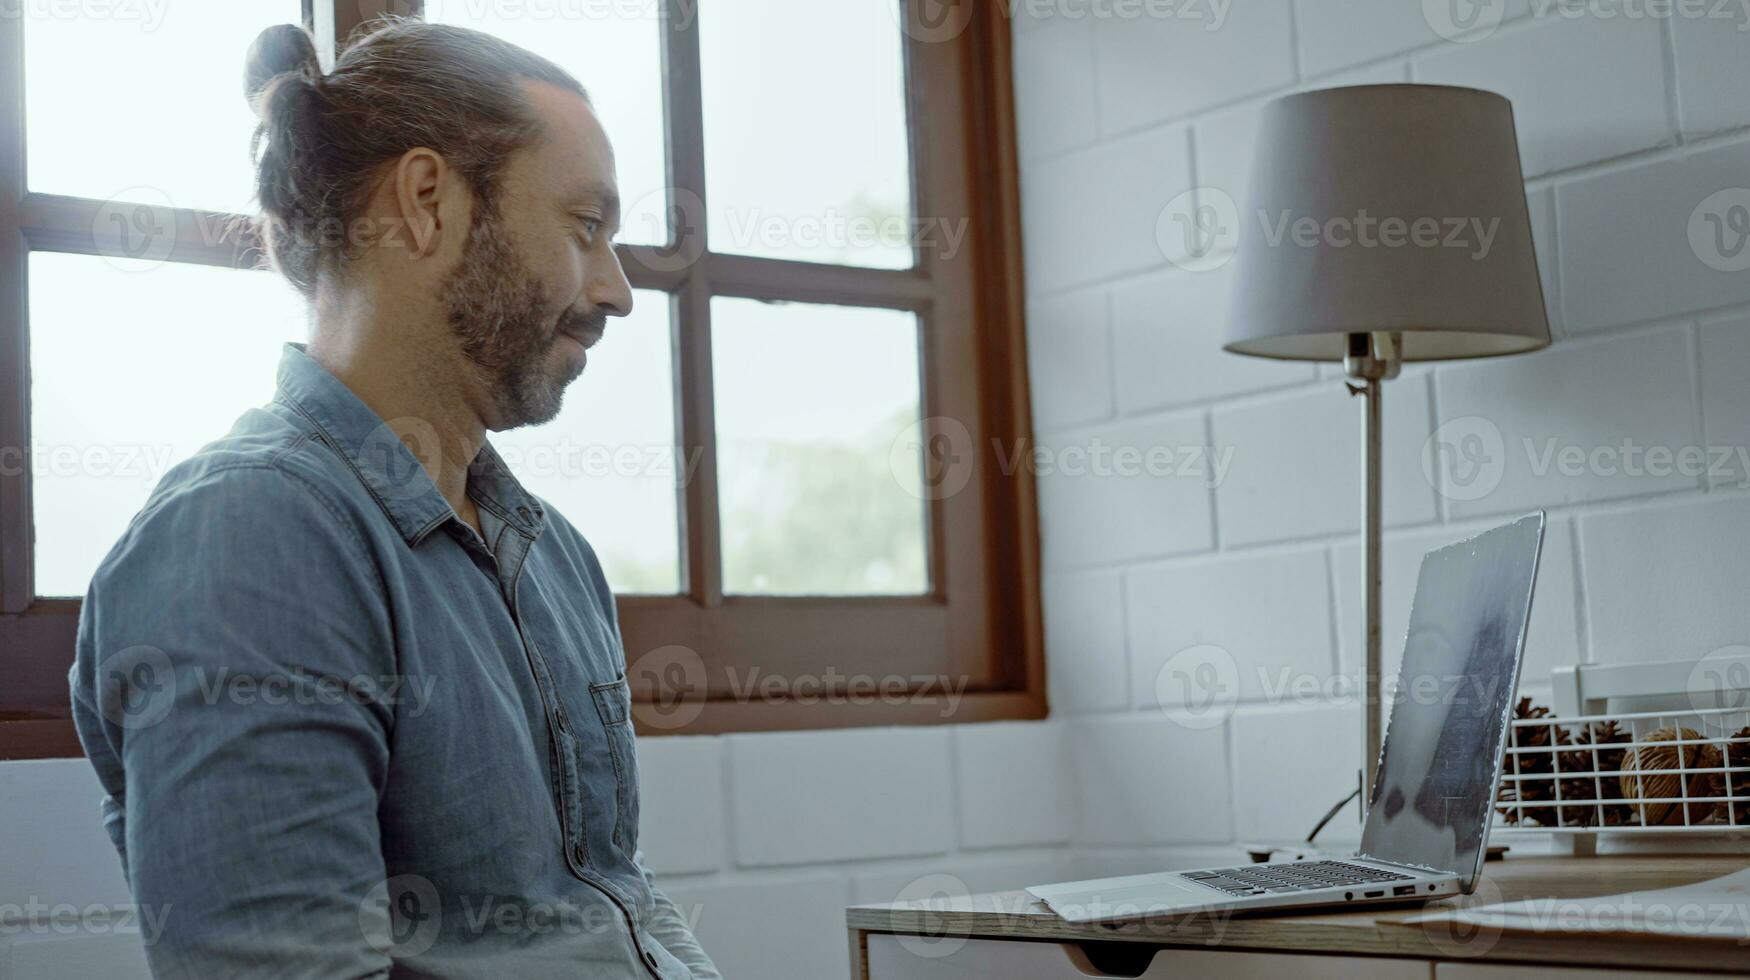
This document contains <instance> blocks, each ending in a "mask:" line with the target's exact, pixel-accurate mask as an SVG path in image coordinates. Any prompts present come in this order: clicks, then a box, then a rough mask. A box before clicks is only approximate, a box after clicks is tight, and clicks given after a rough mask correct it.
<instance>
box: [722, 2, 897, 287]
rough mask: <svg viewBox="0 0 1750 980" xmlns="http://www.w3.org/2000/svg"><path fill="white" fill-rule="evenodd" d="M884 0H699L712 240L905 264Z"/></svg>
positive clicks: (888, 9) (893, 47)
mask: <svg viewBox="0 0 1750 980" xmlns="http://www.w3.org/2000/svg"><path fill="white" fill-rule="evenodd" d="M898 3H899V0H833V2H830V3H823V2H821V0H739V2H733V3H702V4H699V18H700V24H699V57H700V62H701V66H700V67H701V71H702V72H703V76H704V90H705V172H706V183H707V186H708V187H709V188H710V195H709V196H710V201H711V213H710V216H709V220H710V236H709V237H710V244H711V248H712V249H713V250H715V251H719V252H735V253H739V254H742V255H760V256H767V257H772V258H784V259H806V260H810V261H816V262H836V263H840V264H844V265H863V266H876V267H880V268H894V269H902V268H907V267H909V266H910V265H911V264H912V252H911V244H910V243H911V241H912V239H913V234H912V228H913V223H912V221H911V218H912V201H911V163H910V150H909V141H908V137H907V128H906V112H905V69H904V58H903V55H902V45H901V43H900V42H901V38H902V37H903V35H902V33H901V31H900V29H899V21H898Z"/></svg>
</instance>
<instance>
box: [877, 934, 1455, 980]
mask: <svg viewBox="0 0 1750 980" xmlns="http://www.w3.org/2000/svg"><path fill="white" fill-rule="evenodd" d="M950 950H952V951H951V952H950ZM944 953H945V954H946V955H941V954H944ZM1136 969H1140V970H1141V971H1142V972H1140V973H1138V972H1134V970H1136ZM1431 976H1432V971H1431V969H1430V968H1429V965H1428V964H1427V963H1424V962H1419V961H1415V960H1388V959H1379V958H1368V959H1363V958H1357V957H1345V956H1290V955H1280V954H1273V953H1238V952H1218V951H1209V950H1198V949H1176V948H1175V949H1161V950H1158V951H1157V952H1156V953H1155V954H1154V957H1153V958H1152V959H1151V960H1149V962H1148V963H1147V966H1146V967H1144V966H1142V965H1141V964H1137V965H1136V966H1134V967H1132V969H1131V970H1129V971H1126V972H1120V973H1104V972H1101V971H1100V970H1099V969H1097V968H1095V967H1094V966H1093V964H1092V963H1091V962H1090V961H1089V959H1088V957H1087V956H1085V955H1083V953H1082V951H1081V949H1080V948H1079V947H1077V946H1076V945H1075V944H1073V943H1072V944H1062V943H1050V942H1019V941H1012V940H1008V941H1004V940H991V939H971V940H967V941H966V942H965V944H964V945H958V946H957V945H956V944H955V942H954V941H952V940H949V941H947V942H943V941H939V940H933V939H919V938H913V937H900V936H894V935H888V934H884V933H875V934H871V935H870V936H869V978H868V980H972V978H985V977H1000V978H1002V980H1086V978H1089V977H1101V978H1120V977H1122V978H1128V980H1161V978H1165V977H1174V978H1183V977H1222V978H1225V980H1279V978H1282V977H1292V978H1294V980H1430V977H1431Z"/></svg>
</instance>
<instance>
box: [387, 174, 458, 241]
mask: <svg viewBox="0 0 1750 980" xmlns="http://www.w3.org/2000/svg"><path fill="white" fill-rule="evenodd" d="M449 176H450V167H449V164H448V163H446V162H445V161H444V158H443V156H442V155H441V154H439V153H438V152H437V151H436V150H433V149H430V148H429V147H424V146H416V147H414V148H413V149H411V150H408V151H407V152H406V153H403V154H401V159H399V160H397V161H396V162H395V168H394V170H393V171H391V172H390V174H389V180H390V182H391V185H392V187H393V190H394V192H395V207H396V210H397V211H398V212H399V213H400V217H401V219H402V220H403V221H404V222H406V224H407V232H408V235H407V237H408V239H409V240H410V242H411V245H412V248H413V254H414V256H415V257H416V258H419V257H424V256H427V255H430V254H431V253H432V252H434V251H436V250H437V243H438V241H439V240H440V238H441V236H442V234H443V231H444V223H443V216H442V213H441V212H442V206H443V205H444V204H445V203H446V202H445V200H444V195H445V193H446V192H447V190H448V187H447V185H448V183H449Z"/></svg>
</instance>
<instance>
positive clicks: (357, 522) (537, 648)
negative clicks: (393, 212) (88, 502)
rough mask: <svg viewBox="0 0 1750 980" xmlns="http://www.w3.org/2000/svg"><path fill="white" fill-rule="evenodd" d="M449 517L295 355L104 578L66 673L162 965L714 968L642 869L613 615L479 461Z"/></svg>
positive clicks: (392, 971)
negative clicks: (462, 508) (470, 513)
mask: <svg viewBox="0 0 1750 980" xmlns="http://www.w3.org/2000/svg"><path fill="white" fill-rule="evenodd" d="M468 494H469V496H470V497H471V498H472V499H473V501H474V502H475V503H476V505H477V506H478V509H479V512H480V523H481V527H482V530H483V532H484V534H483V535H476V534H475V532H474V530H473V528H471V527H469V526H468V525H467V524H466V523H465V522H463V521H461V520H460V519H459V518H458V517H457V516H456V514H455V512H454V510H453V509H452V508H451V507H450V505H449V503H448V502H447V501H446V500H445V499H444V497H443V495H442V494H440V493H439V492H438V490H437V488H436V486H435V485H434V484H433V483H432V481H431V479H430V478H429V476H428V475H427V473H426V471H425V470H424V469H423V468H422V467H421V466H420V464H419V462H418V460H417V458H416V457H415V456H414V455H413V453H412V452H410V451H409V450H408V448H407V447H406V446H405V445H404V444H403V443H402V442H401V440H400V439H399V438H397V437H396V435H395V433H394V430H392V429H391V428H390V427H389V426H388V425H386V424H384V423H383V422H382V420H380V419H378V417H377V416H376V415H375V414H374V413H373V412H372V411H371V410H370V409H369V408H368V407H366V406H365V404H364V403H363V402H361V401H360V400H359V399H358V398H357V397H356V396H355V395H353V394H352V392H351V391H350V390H349V389H348V388H347V387H346V386H345V385H343V384H342V383H341V382H340V381H339V380H338V379H337V378H335V377H334V376H333V375H331V374H329V373H328V372H327V371H326V370H325V369H324V368H322V367H321V366H320V365H319V364H317V363H316V362H315V361H314V360H313V359H311V358H310V357H309V356H308V355H307V354H306V353H304V351H303V349H302V348H301V347H300V346H298V345H287V348H286V350H285V353H284V355H283V357H282V359H281V362H280V367H279V378H278V393H277V396H276V397H275V399H274V401H273V402H272V403H271V404H269V405H268V406H266V407H264V408H261V409H255V410H251V411H249V412H247V413H246V414H244V415H243V417H242V418H241V419H239V420H238V422H237V424H236V425H235V426H234V427H233V428H232V430H231V431H230V433H229V434H227V435H226V436H225V437H224V438H222V439H220V440H219V441H218V442H215V443H213V444H211V445H208V446H207V447H205V448H204V449H203V450H202V451H201V452H200V453H199V454H198V455H196V456H195V457H194V458H192V459H190V460H188V461H187V462H185V463H183V464H181V465H179V466H177V467H176V468H175V469H174V470H172V471H171V472H170V473H169V474H168V475H167V476H166V477H165V478H164V480H163V481H162V482H161V483H160V484H159V485H158V487H157V488H156V489H155V490H154V491H153V493H152V495H151V498H150V499H149V501H148V502H147V504H146V506H145V508H144V509H143V510H142V511H141V512H140V514H139V515H138V516H136V517H135V518H134V520H133V522H132V523H131V524H130V525H129V527H128V529H127V532H126V533H125V534H124V535H123V536H122V538H121V540H120V541H119V542H118V543H117V544H116V546H115V548H114V549H113V550H112V551H111V552H110V554H109V556H108V557H107V558H106V559H105V560H104V562H103V563H102V565H101V567H100V568H99V569H98V571H97V573H96V575H95V576H94V577H93V579H92V583H91V588H90V592H89V594H88V595H87V596H86V600H85V605H84V611H83V613H82V615H81V618H80V624H79V637H78V649H77V655H76V659H75V663H74V666H73V670H72V674H71V683H72V686H73V695H74V699H73V700H74V715H75V722H76V724H77V726H78V730H79V736H80V739H81V740H82V742H83V743H84V746H85V750H86V753H87V755H88V756H89V757H90V759H91V762H92V765H93V766H95V767H96V769H97V774H98V776H99V778H100V780H101V782H102V784H103V788H104V790H105V791H106V793H107V798H106V799H105V800H104V803H103V821H104V824H105V827H106V828H107V830H108V831H109V834H110V837H111V838H112V839H113V840H114V842H115V846H116V849H117V850H118V852H120V854H121V858H122V865H123V868H124V870H125V872H126V874H127V877H128V882H129V884H130V886H131V887H132V889H133V892H134V897H135V901H136V903H137V904H139V905H140V906H141V908H142V912H146V911H150V912H151V913H152V914H154V915H155V916H157V918H158V919H159V920H160V921H161V923H162V925H161V930H160V932H159V934H158V936H157V937H156V940H155V941H154V942H152V943H150V944H149V946H148V949H147V957H148V961H149V963H150V964H151V967H152V970H153V972H154V974H155V975H157V976H161V977H184V976H187V977H201V978H206V977H217V976H256V975H270V974H271V975H273V976H284V977H294V976H295V977H324V978H329V977H364V976H395V977H402V976H408V977H413V976H434V977H464V976H493V977H505V976H515V977H560V976H567V977H585V976H587V977H650V976H656V977H660V978H662V980H684V978H691V977H699V978H705V977H710V978H715V977H716V976H717V973H716V971H715V969H714V968H713V967H712V966H711V965H710V961H709V960H708V959H707V958H706V957H705V956H704V954H703V953H702V952H700V951H699V950H698V947H697V945H696V944H695V943H694V942H693V940H692V936H691V933H690V930H689V929H688V927H687V924H686V922H685V921H684V919H683V918H682V917H681V916H680V915H679V913H678V910H677V909H676V908H675V906H674V905H673V904H672V903H670V902H669V901H668V900H667V899H666V898H664V897H663V896H662V894H661V892H660V891H658V890H657V889H656V888H655V886H654V884H653V882H652V880H651V879H650V877H649V875H648V874H647V873H645V872H644V871H643V869H642V865H641V860H640V856H639V855H638V853H637V850H638V765H637V757H636V752H635V750H634V746H633V735H632V724H631V720H630V718H629V715H628V709H629V694H628V690H627V686H626V680H625V676H624V662H625V661H624V652H623V650H622V648H621V644H620V637H619V627H618V621H617V618H616V613H615V607H614V599H613V595H612V593H611V592H610V591H609V589H608V586H607V583H606V580H605V579H604V578H603V575H602V570H601V567H600V565H599V563H598V562H597V560H596V556H595V554H594V552H593V551H592V550H591V549H590V547H589V545H588V544H587V543H586V542H585V541H584V539H583V537H582V536H581V535H580V534H578V532H577V531H576V529H574V528H573V527H572V526H571V525H570V524H569V523H567V522H566V521H565V520H564V519H563V518H561V517H560V516H559V515H558V514H556V513H553V512H552V511H551V510H549V509H547V508H546V507H545V506H543V504H542V503H541V501H540V500H538V499H536V498H535V497H534V496H532V495H530V494H529V493H527V492H526V491H524V490H523V489H522V487H521V486H520V485H519V484H518V483H517V481H516V480H515V479H514V478H512V476H511V475H510V473H509V472H508V471H507V470H506V469H505V467H504V464H503V462H502V461H501V460H500V459H499V457H498V455H497V454H496V453H495V452H494V451H493V450H492V448H491V446H490V445H488V446H486V447H485V448H484V449H483V450H482V451H481V453H480V455H479V457H478V458H477V459H476V461H475V463H474V465H473V466H472V467H471V469H470V474H469V479H468Z"/></svg>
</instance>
